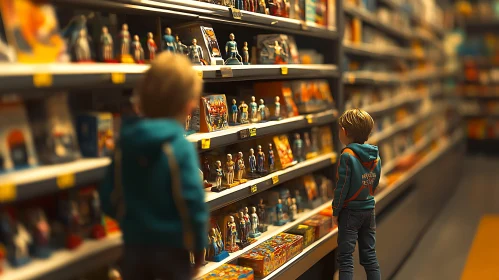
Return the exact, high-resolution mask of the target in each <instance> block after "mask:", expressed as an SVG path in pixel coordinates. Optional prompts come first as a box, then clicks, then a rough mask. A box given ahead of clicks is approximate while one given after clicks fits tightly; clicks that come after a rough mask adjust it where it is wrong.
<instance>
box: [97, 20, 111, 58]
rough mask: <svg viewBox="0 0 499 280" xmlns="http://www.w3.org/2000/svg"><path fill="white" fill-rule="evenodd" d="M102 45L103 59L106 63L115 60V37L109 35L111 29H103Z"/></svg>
mask: <svg viewBox="0 0 499 280" xmlns="http://www.w3.org/2000/svg"><path fill="white" fill-rule="evenodd" d="M100 43H101V48H102V59H103V60H104V61H105V62H109V61H112V60H113V56H114V55H113V37H112V36H111V34H109V29H108V28H107V27H106V26H104V27H102V35H101V36H100Z"/></svg>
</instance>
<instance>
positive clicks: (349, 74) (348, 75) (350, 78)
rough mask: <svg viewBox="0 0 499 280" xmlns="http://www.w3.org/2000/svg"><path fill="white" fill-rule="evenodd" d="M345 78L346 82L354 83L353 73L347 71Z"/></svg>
mask: <svg viewBox="0 0 499 280" xmlns="http://www.w3.org/2000/svg"><path fill="white" fill-rule="evenodd" d="M347 80H348V83H350V84H355V75H354V74H352V73H348V74H347Z"/></svg>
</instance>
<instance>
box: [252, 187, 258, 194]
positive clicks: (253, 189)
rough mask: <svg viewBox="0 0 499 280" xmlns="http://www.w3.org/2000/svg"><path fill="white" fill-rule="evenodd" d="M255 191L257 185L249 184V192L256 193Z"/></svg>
mask: <svg viewBox="0 0 499 280" xmlns="http://www.w3.org/2000/svg"><path fill="white" fill-rule="evenodd" d="M257 191H258V186H257V185H253V186H250V192H251V193H256V192H257Z"/></svg>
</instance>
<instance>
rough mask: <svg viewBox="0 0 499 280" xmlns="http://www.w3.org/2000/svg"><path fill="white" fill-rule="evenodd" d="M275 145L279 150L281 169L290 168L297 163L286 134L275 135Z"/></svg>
mask: <svg viewBox="0 0 499 280" xmlns="http://www.w3.org/2000/svg"><path fill="white" fill-rule="evenodd" d="M274 147H275V149H276V150H277V155H278V162H279V164H280V165H281V169H284V168H288V167H290V166H292V165H294V164H295V163H296V161H295V160H294V158H293V152H292V151H291V146H290V145H289V140H288V137H287V136H286V135H281V136H274Z"/></svg>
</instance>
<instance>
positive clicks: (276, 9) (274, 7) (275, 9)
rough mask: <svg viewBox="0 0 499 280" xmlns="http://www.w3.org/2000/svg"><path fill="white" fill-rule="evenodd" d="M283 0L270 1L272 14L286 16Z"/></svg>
mask: <svg viewBox="0 0 499 280" xmlns="http://www.w3.org/2000/svg"><path fill="white" fill-rule="evenodd" d="M282 1H283V0H270V1H269V8H270V14H271V15H273V16H278V17H282V16H284V15H283V14H284V11H283V10H284V3H282Z"/></svg>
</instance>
